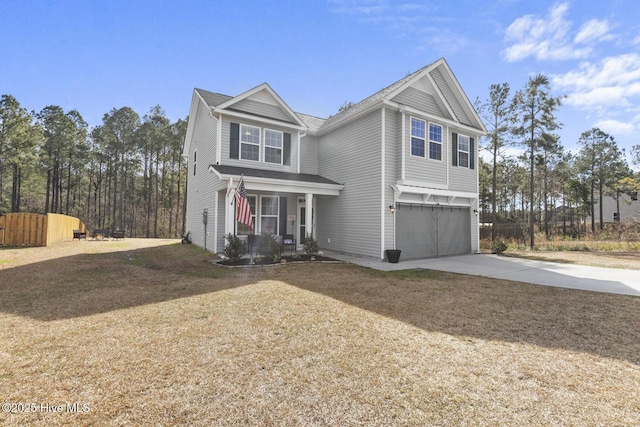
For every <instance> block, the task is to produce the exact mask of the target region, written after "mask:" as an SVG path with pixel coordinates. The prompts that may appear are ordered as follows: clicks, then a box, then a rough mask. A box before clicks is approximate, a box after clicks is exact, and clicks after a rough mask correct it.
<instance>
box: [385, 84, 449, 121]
mask: <svg viewBox="0 0 640 427" xmlns="http://www.w3.org/2000/svg"><path fill="white" fill-rule="evenodd" d="M393 101H395V102H398V103H400V104H404V105H407V106H409V107H413V108H416V109H418V110H420V111H424V112H426V113H429V114H432V115H434V116H437V117H446V118H451V117H450V115H449V113H448V112H447V113H445V112H443V111H442V110H441V109H440V107H439V106H438V104H437V102H436V100H435V98H434V97H433V95H431V94H430V93H427V92H424V91H421V90H419V89H416V88H413V87H408V88H407V89H405V90H403V91H402V92H400V93H399V94H398V95H397V96H395V97H394V98H393Z"/></svg>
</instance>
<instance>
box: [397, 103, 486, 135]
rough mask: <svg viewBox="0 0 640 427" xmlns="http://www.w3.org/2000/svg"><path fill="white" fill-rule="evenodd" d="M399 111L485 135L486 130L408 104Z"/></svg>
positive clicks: (473, 133) (472, 133) (470, 132)
mask: <svg viewBox="0 0 640 427" xmlns="http://www.w3.org/2000/svg"><path fill="white" fill-rule="evenodd" d="M400 112H407V113H409V114H411V115H415V116H419V117H424V118H425V120H428V121H434V122H436V121H437V122H440V123H443V125H449V126H451V127H453V128H458V129H462V130H464V131H465V132H469V134H471V135H476V136H477V137H478V138H479V137H481V136H483V135H486V132H482V131H481V130H480V129H477V128H474V127H472V126H469V125H465V124H463V123H460V122H456V121H454V120H449V119H447V118H446V117H440V116H434V115H433V114H430V113H427V112H426V111H422V110H418V109H416V108H413V107H410V106H408V105H403V106H402V107H400Z"/></svg>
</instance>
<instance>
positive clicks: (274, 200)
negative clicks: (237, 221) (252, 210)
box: [260, 196, 280, 236]
mask: <svg viewBox="0 0 640 427" xmlns="http://www.w3.org/2000/svg"><path fill="white" fill-rule="evenodd" d="M279 210H280V198H279V197H278V196H261V197H260V232H261V233H271V234H273V235H274V236H277V235H278V213H279V212H278V211H279Z"/></svg>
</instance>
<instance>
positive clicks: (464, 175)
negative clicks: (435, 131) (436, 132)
mask: <svg viewBox="0 0 640 427" xmlns="http://www.w3.org/2000/svg"><path fill="white" fill-rule="evenodd" d="M452 132H456V131H455V130H451V129H450V130H449V135H448V136H449V141H450V143H449V150H451V149H452V148H451V146H452V144H453V141H452V140H451V138H452V135H451V134H452ZM456 133H462V134H464V135H467V136H470V135H468V134H466V133H464V132H456ZM470 137H471V138H473V139H474V144H473V145H474V153H473V157H474V163H475V168H474V169H470V168H468V167H467V168H465V167H460V166H450V167H449V190H453V191H467V192H472V193H474V192H476V190H477V188H478V136H477V135H472V136H470ZM450 155H453V153H451V154H450ZM450 163H453V162H450Z"/></svg>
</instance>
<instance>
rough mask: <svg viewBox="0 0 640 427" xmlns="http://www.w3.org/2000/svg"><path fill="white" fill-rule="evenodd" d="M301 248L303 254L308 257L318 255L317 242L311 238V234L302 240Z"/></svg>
mask: <svg viewBox="0 0 640 427" xmlns="http://www.w3.org/2000/svg"><path fill="white" fill-rule="evenodd" d="M302 247H303V248H304V252H305V253H307V254H310V255H313V254H317V253H318V250H319V248H318V242H317V241H316V239H314V238H313V236H312V235H311V234H307V236H306V237H305V238H304V239H302Z"/></svg>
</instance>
